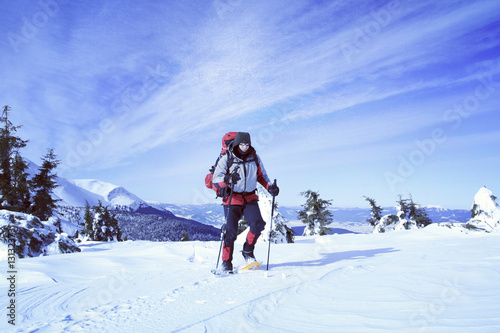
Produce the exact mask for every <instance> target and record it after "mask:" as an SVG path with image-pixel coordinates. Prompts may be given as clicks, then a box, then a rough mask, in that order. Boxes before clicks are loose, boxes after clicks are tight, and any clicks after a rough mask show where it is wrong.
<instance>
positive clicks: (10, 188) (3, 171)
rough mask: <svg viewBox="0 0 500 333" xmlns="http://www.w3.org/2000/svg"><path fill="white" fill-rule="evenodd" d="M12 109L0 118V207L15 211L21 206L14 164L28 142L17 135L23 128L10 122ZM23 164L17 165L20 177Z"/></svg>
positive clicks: (7, 109)
mask: <svg viewBox="0 0 500 333" xmlns="http://www.w3.org/2000/svg"><path fill="white" fill-rule="evenodd" d="M10 111H11V108H10V107H9V106H8V105H6V106H4V107H3V110H2V116H1V117H0V123H1V124H0V125H3V126H2V127H1V128H0V197H1V198H0V205H1V206H4V207H7V208H11V209H13V210H15V207H16V205H18V204H19V200H18V195H17V193H16V190H17V189H16V188H15V186H14V184H15V182H14V181H13V162H14V161H15V160H14V158H15V155H16V154H17V153H18V152H19V150H20V149H21V148H23V147H25V146H26V144H27V142H28V140H22V139H21V138H20V137H18V136H16V135H15V132H17V130H18V129H19V128H20V127H21V126H14V125H13V124H12V122H11V121H10V120H9V113H10ZM18 162H19V160H18ZM21 167H22V164H17V165H16V169H17V171H16V172H17V176H20V175H21V174H22V173H23V172H24V171H25V169H26V167H27V165H25V169H24V170H20V168H21Z"/></svg>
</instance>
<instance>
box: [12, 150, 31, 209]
mask: <svg viewBox="0 0 500 333" xmlns="http://www.w3.org/2000/svg"><path fill="white" fill-rule="evenodd" d="M27 169H28V163H27V162H26V161H25V160H24V159H23V158H22V156H21V155H20V154H19V153H16V154H15V155H14V158H13V161H12V188H13V190H14V192H13V198H12V199H13V200H12V208H13V210H14V211H18V212H21V213H28V212H29V210H30V206H31V193H30V183H29V180H28V177H29V174H28V173H27V172H26V170H27Z"/></svg>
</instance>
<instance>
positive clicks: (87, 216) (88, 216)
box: [83, 202, 94, 238]
mask: <svg viewBox="0 0 500 333" xmlns="http://www.w3.org/2000/svg"><path fill="white" fill-rule="evenodd" d="M93 222H94V219H93V218H92V212H91V211H90V205H89V203H88V202H87V203H86V204H85V213H84V215H83V224H84V229H83V233H84V234H85V235H87V237H89V238H91V237H92V224H93Z"/></svg>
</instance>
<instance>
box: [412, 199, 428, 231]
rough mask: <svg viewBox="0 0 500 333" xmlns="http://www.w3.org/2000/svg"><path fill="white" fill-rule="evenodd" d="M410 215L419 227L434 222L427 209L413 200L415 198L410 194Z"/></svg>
mask: <svg viewBox="0 0 500 333" xmlns="http://www.w3.org/2000/svg"><path fill="white" fill-rule="evenodd" d="M408 201H409V204H408V217H409V218H410V219H412V220H414V221H415V223H416V224H417V227H419V228H423V227H425V226H428V225H429V224H431V223H432V220H431V218H430V217H429V215H428V214H427V211H426V210H425V208H423V207H419V206H418V205H417V204H415V202H413V198H412V197H411V194H410V199H409V200H408Z"/></svg>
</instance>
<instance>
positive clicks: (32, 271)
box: [0, 225, 500, 333]
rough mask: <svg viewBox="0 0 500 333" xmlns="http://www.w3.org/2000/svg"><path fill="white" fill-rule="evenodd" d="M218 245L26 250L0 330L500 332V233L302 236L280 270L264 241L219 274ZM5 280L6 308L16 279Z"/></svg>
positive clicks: (280, 259)
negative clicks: (248, 263) (246, 259)
mask: <svg viewBox="0 0 500 333" xmlns="http://www.w3.org/2000/svg"><path fill="white" fill-rule="evenodd" d="M219 245H220V243H219V242H199V241H195V242H149V241H128V242H120V243H116V242H112V243H99V242H90V243H84V244H83V245H81V248H82V252H80V253H71V254H62V255H55V256H45V257H36V258H25V259H18V262H17V269H18V281H17V288H18V292H17V293H16V304H17V309H16V314H17V318H16V319H17V321H16V324H17V325H16V326H12V325H9V324H8V323H7V320H6V319H5V316H4V319H2V321H1V322H0V331H2V332H6V331H12V332H32V331H36V332H63V331H64V332H228V331H236V332H256V331H259V332H363V333H364V332H436V333H438V332H439V333H441V332H453V333H455V332H481V333H484V332H486V333H488V332H498V331H500V315H499V313H500V311H499V310H500V284H499V283H498V281H499V280H500V254H499V253H500V234H498V233H470V234H465V233H462V232H459V231H456V230H453V229H449V228H443V227H439V226H437V225H431V226H429V227H426V228H424V229H418V230H408V231H401V232H392V233H386V234H342V235H331V236H321V237H319V236H318V237H304V236H298V237H296V242H295V243H293V244H286V243H285V244H272V245H271V253H270V267H269V271H266V270H265V268H266V265H265V264H266V263H265V259H266V258H267V246H268V243H267V242H259V243H257V246H256V256H257V258H258V259H260V260H261V261H264V264H263V266H262V267H261V270H259V271H254V272H245V273H243V272H239V273H238V274H235V275H232V276H222V277H217V276H214V275H212V274H211V273H210V269H211V268H214V266H215V263H216V260H217V255H218V253H219ZM239 246H241V245H238V246H237V248H236V251H235V261H234V264H235V265H243V259H242V257H241V255H240V254H239V250H240V249H239V248H238V247H239ZM0 266H2V267H4V268H5V267H7V263H6V261H1V262H0ZM4 270H5V269H4ZM1 288H2V291H1V295H2V298H1V299H0V300H1V302H0V303H1V304H0V306H1V307H2V308H4V309H5V307H6V306H7V305H8V302H9V300H8V299H7V298H6V297H5V295H7V292H6V290H5V289H6V288H7V285H6V282H5V279H3V282H2V284H1Z"/></svg>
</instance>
